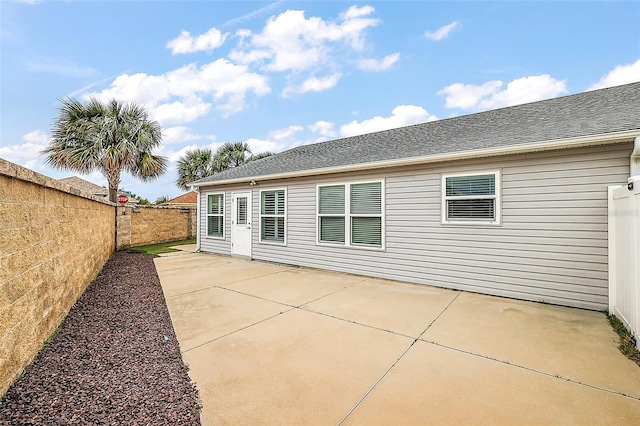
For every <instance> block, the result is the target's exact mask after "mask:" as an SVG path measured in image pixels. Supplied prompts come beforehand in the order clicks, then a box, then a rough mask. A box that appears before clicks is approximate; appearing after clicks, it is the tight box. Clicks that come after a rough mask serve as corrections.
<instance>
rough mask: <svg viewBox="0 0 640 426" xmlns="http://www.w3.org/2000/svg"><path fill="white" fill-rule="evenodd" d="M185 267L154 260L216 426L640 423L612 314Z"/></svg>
mask: <svg viewBox="0 0 640 426" xmlns="http://www.w3.org/2000/svg"><path fill="white" fill-rule="evenodd" d="M183 256H184V259H180V256H171V257H166V258H158V259H155V260H156V265H157V266H158V271H159V272H158V274H159V277H160V280H161V283H162V286H163V290H164V292H165V299H166V301H167V306H168V307H169V312H170V314H171V317H172V320H173V324H174V328H175V330H176V334H177V336H178V339H179V341H180V345H181V349H182V351H183V358H184V360H185V362H187V364H189V366H190V368H191V370H190V373H189V374H190V376H191V378H192V379H193V380H194V382H195V383H196V386H197V388H198V391H199V394H200V398H201V400H202V402H203V411H202V416H201V418H202V424H203V425H205V426H206V425H217V424H322V425H324V424H327V425H336V424H341V423H343V422H344V423H345V424H458V423H460V424H487V423H490V424H514V423H518V424H620V425H624V424H630V425H636V424H640V397H639V396H636V395H637V393H638V391H640V368H639V367H638V366H637V365H635V364H633V363H632V362H631V361H629V360H628V359H627V358H626V357H625V356H624V355H622V354H621V353H620V352H619V350H618V349H617V338H616V335H615V333H614V332H613V330H612V329H611V327H610V326H609V325H608V324H607V322H606V317H605V315H603V314H602V313H598V312H591V311H584V310H579V309H571V308H563V307H558V306H550V305H543V304H538V303H533V302H523V301H517V300H511V299H504V298H499V297H492V296H483V295H477V294H471V293H465V292H457V291H452V290H443V289H439V288H434V287H428V286H417V285H412V284H406V283H399V282H392V281H385V280H378V279H373V278H366V277H359V276H355V275H347V274H338V273H332V272H325V271H317V270H312V269H305V268H293V267H287V266H283V265H273V264H268V263H262V262H252V261H248V260H244V259H236V258H230V257H225V256H215V255H207V254H192V253H187V252H185V253H184V254H183ZM424 330H426V331H425V332H424V333H423V331H424Z"/></svg>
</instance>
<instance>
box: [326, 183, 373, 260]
mask: <svg viewBox="0 0 640 426" xmlns="http://www.w3.org/2000/svg"><path fill="white" fill-rule="evenodd" d="M382 197H383V191H382V182H381V181H377V182H365V183H353V184H345V185H327V186H318V206H317V207H318V210H317V216H318V231H317V232H318V242H319V243H336V244H342V245H347V246H369V247H371V246H372V247H380V248H381V247H382V246H383V226H382V223H383V208H382V206H383V200H382Z"/></svg>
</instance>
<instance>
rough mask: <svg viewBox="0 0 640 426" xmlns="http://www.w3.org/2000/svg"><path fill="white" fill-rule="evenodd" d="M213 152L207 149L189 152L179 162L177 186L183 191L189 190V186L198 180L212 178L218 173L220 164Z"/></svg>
mask: <svg viewBox="0 0 640 426" xmlns="http://www.w3.org/2000/svg"><path fill="white" fill-rule="evenodd" d="M214 157H215V156H214V154H213V152H211V150H210V149H207V148H196V149H192V150H189V151H187V152H186V153H185V154H184V157H181V158H180V159H179V160H178V163H177V166H178V180H177V181H176V185H178V187H179V188H181V189H184V190H186V189H188V184H189V183H191V182H193V181H196V180H198V179H202V178H205V177H207V176H211V175H212V174H214V173H215V172H216V171H218V168H219V164H217V162H216V159H215V158H214Z"/></svg>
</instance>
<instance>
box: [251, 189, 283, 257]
mask: <svg viewBox="0 0 640 426" xmlns="http://www.w3.org/2000/svg"><path fill="white" fill-rule="evenodd" d="M271 191H284V241H283V242H281V243H280V242H278V241H269V240H263V239H262V218H263V217H278V216H279V215H263V214H262V193H263V192H271ZM258 197H259V198H258V240H259V242H260V244H266V245H273V246H286V245H287V234H288V232H287V230H288V227H289V221H288V220H287V213H288V212H289V205H288V197H287V188H286V187H281V188H265V189H261V190H260V194H259V195H258Z"/></svg>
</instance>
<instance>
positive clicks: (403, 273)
mask: <svg viewBox="0 0 640 426" xmlns="http://www.w3.org/2000/svg"><path fill="white" fill-rule="evenodd" d="M639 136H640V84H637V83H636V84H631V85H625V86H620V87H617V88H611V89H604V90H599V91H594V92H588V93H583V94H579V95H573V96H567V97H563V98H556V99H552V100H548V101H542V102H536V103H533V104H526V105H520V106H516V107H510V108H504V109H500V110H495V111H488V112H484V113H479V114H473V115H469V116H463V117H456V118H452V119H447V120H440V121H436V122H431V123H425V124H420V125H416V126H409V127H405V128H400V129H393V130H388V131H385V132H378V133H374V134H369V135H361V136H355V137H352V138H346V139H342V140H337V141H329V142H323V143H319V144H315V145H308V146H303V147H298V148H294V149H292V150H289V151H286V152H283V153H280V154H277V155H275V156H273V157H268V158H265V159H262V160H259V161H256V162H255V163H251V164H249V165H246V166H243V167H239V168H237V169H233V170H229V171H227V172H224V173H220V174H217V175H214V176H212V177H210V178H206V179H203V180H201V181H199V182H196V183H195V185H196V186H197V187H198V188H199V231H198V244H199V249H200V250H201V251H204V252H211V253H218V254H225V255H239V256H247V257H250V258H252V259H257V260H265V261H272V262H281V263H287V264H293V265H300V266H308V267H313V268H322V269H329V270H335V271H341V272H348V273H355V274H362V275H368V276H374V277H380V278H388V279H395V280H403V281H409V282H414V283H420V284H428V285H435V286H440V287H446V288H453V289H460V290H467V291H474V292H480V293H486V294H492V295H499V296H507V297H513V298H518V299H525V300H534V301H543V302H549V303H555V304H561V305H566V306H575V307H582V308H588V309H605V308H606V307H607V303H608V280H607V278H608V275H607V274H608V269H607V268H608V258H607V247H608V239H607V219H608V210H607V188H608V186H610V185H620V184H624V183H626V182H627V179H628V178H629V176H630V173H632V172H631V170H630V169H631V168H632V167H633V168H634V170H635V167H636V166H635V165H634V161H637V157H638V155H640V142H638V141H640V138H638V137H639ZM637 138H638V139H637ZM634 159H635V160H634Z"/></svg>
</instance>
